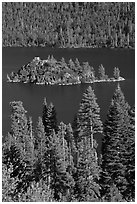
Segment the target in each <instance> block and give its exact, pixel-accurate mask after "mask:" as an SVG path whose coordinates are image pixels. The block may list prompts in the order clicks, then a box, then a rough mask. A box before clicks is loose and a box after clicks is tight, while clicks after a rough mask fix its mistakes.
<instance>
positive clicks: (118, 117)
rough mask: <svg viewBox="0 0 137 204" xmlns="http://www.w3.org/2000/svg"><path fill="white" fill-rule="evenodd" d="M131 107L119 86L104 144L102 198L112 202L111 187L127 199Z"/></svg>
mask: <svg viewBox="0 0 137 204" xmlns="http://www.w3.org/2000/svg"><path fill="white" fill-rule="evenodd" d="M129 108H130V107H129V105H128V103H127V102H126V101H125V97H124V94H123V93H122V91H121V88H120V86H119V84H118V86H117V88H116V90H115V92H114V95H113V98H112V101H111V105H110V108H109V112H108V114H107V119H106V121H105V123H104V139H103V142H102V164H101V167H102V173H101V180H100V182H101V184H102V191H101V192H102V196H105V197H106V199H107V200H108V201H110V187H111V186H113V185H116V187H117V188H118V190H119V192H120V193H121V194H122V195H123V198H124V199H127V200H128V198H127V195H126V193H125V192H126V190H127V185H128V181H127V179H126V171H127V168H128V162H129V161H128V158H129V151H130V150H129V149H128V146H129V143H130V141H129V126H130V119H129V114H128V112H129Z"/></svg>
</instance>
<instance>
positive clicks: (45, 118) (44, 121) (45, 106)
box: [42, 98, 48, 132]
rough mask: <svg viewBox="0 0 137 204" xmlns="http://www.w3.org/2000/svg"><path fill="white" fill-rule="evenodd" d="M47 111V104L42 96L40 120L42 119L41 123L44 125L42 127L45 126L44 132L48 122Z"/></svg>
mask: <svg viewBox="0 0 137 204" xmlns="http://www.w3.org/2000/svg"><path fill="white" fill-rule="evenodd" d="M47 111H48V104H47V100H46V98H44V104H43V114H42V121H43V125H44V128H45V132H46V129H47V123H48V121H47Z"/></svg>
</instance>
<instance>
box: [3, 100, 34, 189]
mask: <svg viewBox="0 0 137 204" xmlns="http://www.w3.org/2000/svg"><path fill="white" fill-rule="evenodd" d="M10 105H11V108H12V114H11V122H12V123H11V134H9V136H10V138H7V140H8V139H9V143H8V148H7V149H6V158H7V159H8V161H10V163H11V164H13V176H17V177H18V178H19V180H18V186H17V189H16V190H17V191H18V192H20V191H22V192H23V191H26V189H27V187H28V186H29V184H30V181H31V180H32V179H33V167H34V166H33V165H34V162H35V153H34V140H33V133H32V120H31V119H30V120H29V121H28V120H27V116H26V111H25V109H24V107H23V104H22V102H21V101H17V102H11V103H10Z"/></svg>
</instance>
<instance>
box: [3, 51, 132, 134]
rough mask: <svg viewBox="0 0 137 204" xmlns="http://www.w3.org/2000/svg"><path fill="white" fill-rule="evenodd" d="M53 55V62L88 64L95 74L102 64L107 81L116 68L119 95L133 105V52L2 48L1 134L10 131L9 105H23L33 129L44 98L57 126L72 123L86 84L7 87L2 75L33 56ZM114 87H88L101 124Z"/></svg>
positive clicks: (102, 85)
mask: <svg viewBox="0 0 137 204" xmlns="http://www.w3.org/2000/svg"><path fill="white" fill-rule="evenodd" d="M51 54H52V55H53V56H54V57H55V58H56V59H57V60H60V59H61V58H62V57H64V58H65V60H66V61H68V60H69V59H70V58H72V59H75V58H76V57H77V58H78V59H79V61H80V62H83V61H88V62H89V63H90V65H92V66H93V67H94V69H95V71H96V73H97V70H98V66H99V65H100V64H103V66H104V67H105V68H106V73H107V74H108V75H109V76H110V77H111V76H112V75H113V68H114V67H115V66H118V67H119V68H120V70H121V76H123V77H124V78H125V79H126V80H125V81H123V82H120V85H121V88H122V91H123V92H124V95H125V98H126V100H127V101H128V103H129V104H130V105H131V106H133V105H134V103H135V52H134V50H124V49H121V50H116V49H115V50H111V49H52V48H50V49H49V48H48V49H47V48H3V56H2V59H3V61H2V66H3V67H2V70H3V74H2V80H3V85H2V102H3V103H2V134H3V135H5V134H7V132H8V131H9V130H10V114H11V112H10V107H9V102H10V101H14V100H15V101H16V100H17V101H19V100H21V101H22V102H23V105H24V108H25V109H26V110H27V111H28V113H27V114H28V116H32V118H33V124H34V126H36V123H37V119H38V116H41V115H42V106H43V99H44V97H46V98H47V101H48V103H50V102H53V104H54V105H55V108H56V111H57V119H58V122H60V121H63V122H64V123H66V124H67V123H69V122H72V121H73V118H74V115H75V114H76V113H77V111H78V108H79V103H80V101H81V99H82V95H83V92H84V91H85V89H86V88H87V87H88V86H89V84H83V85H72V86H56V85H55V86H41V85H34V84H31V85H30V84H17V83H7V82H6V75H7V73H10V72H11V71H16V70H18V68H20V67H21V66H22V65H24V64H27V63H28V62H29V61H31V60H32V59H33V58H34V57H35V56H39V57H40V58H41V59H46V58H47V57H48V55H51ZM116 85H117V83H116V82H115V83H96V84H91V86H92V87H93V88H94V90H95V94H96V96H97V102H98V104H99V106H100V108H101V118H102V120H103V121H104V120H105V118H106V114H107V110H108V108H109V104H110V100H111V98H112V96H113V92H114V90H115V88H116Z"/></svg>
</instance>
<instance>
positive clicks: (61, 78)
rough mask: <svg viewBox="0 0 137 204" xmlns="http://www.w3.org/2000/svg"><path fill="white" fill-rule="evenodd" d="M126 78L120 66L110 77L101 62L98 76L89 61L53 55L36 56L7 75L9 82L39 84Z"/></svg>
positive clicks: (77, 82) (78, 82)
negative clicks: (15, 71) (16, 70)
mask: <svg viewBox="0 0 137 204" xmlns="http://www.w3.org/2000/svg"><path fill="white" fill-rule="evenodd" d="M123 80H125V79H124V78H123V77H121V76H120V70H119V68H118V67H114V71H113V77H112V78H109V77H108V75H106V73H105V68H104V67H103V65H102V64H101V65H100V66H99V69H98V76H95V70H94V68H93V67H92V66H90V65H89V63H88V62H83V63H82V64H80V62H79V60H78V59H77V58H76V59H75V61H73V60H72V59H70V60H69V62H68V63H66V62H65V59H64V58H62V59H61V60H60V61H57V60H56V59H55V58H54V57H53V56H48V59H46V60H42V59H40V57H35V58H34V59H33V60H32V61H31V62H29V63H28V64H27V65H23V66H22V67H21V68H20V69H19V70H18V72H17V73H14V72H11V74H10V75H7V81H8V82H22V83H34V84H39V85H55V84H57V85H72V84H81V83H95V82H115V81H123Z"/></svg>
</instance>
